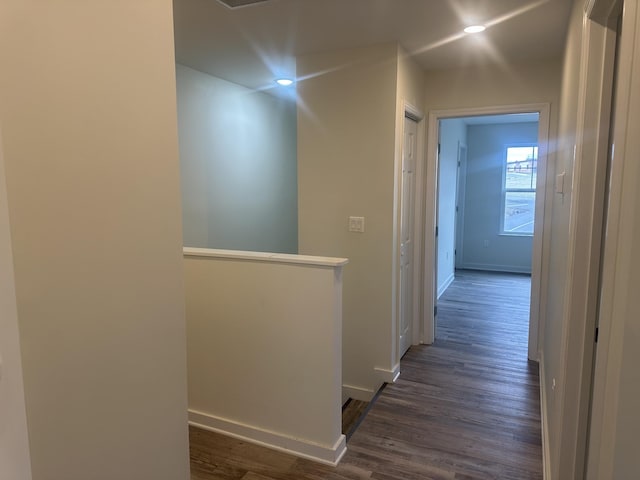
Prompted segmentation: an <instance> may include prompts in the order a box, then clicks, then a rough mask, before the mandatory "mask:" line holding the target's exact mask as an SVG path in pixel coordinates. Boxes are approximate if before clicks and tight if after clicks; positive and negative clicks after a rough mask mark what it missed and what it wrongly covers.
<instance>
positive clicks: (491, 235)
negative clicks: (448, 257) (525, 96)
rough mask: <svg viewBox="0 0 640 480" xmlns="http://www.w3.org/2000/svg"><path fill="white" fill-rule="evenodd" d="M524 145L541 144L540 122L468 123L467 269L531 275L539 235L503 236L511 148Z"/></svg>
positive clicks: (462, 261)
mask: <svg viewBox="0 0 640 480" xmlns="http://www.w3.org/2000/svg"><path fill="white" fill-rule="evenodd" d="M523 143H528V144H537V143H538V123H537V122H531V123H513V124H493V125H492V124H489V125H469V127H468V130H467V144H468V152H467V165H466V176H465V194H464V201H465V204H464V216H463V218H462V221H463V222H464V226H463V228H462V231H463V232H464V235H463V239H462V242H463V248H462V258H461V259H460V264H461V266H462V268H471V269H480V270H497V271H505V272H522V273H531V254H532V247H533V237H532V236H517V235H501V234H500V231H501V217H502V201H503V198H502V195H503V194H502V185H503V181H504V177H503V175H504V172H503V167H504V161H505V147H506V146H507V145H508V144H523ZM485 242H487V243H485ZM485 245H486V246H485Z"/></svg>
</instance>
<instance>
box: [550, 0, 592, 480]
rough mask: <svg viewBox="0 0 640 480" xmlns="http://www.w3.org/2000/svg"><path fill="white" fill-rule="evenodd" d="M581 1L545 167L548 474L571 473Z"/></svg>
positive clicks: (570, 36)
mask: <svg viewBox="0 0 640 480" xmlns="http://www.w3.org/2000/svg"><path fill="white" fill-rule="evenodd" d="M582 3H583V2H581V1H576V2H575V5H574V8H573V12H572V15H571V19H570V24H569V33H568V38H567V44H566V51H565V61H564V65H563V76H562V103H561V109H560V114H559V126H558V135H557V144H556V162H555V168H553V167H552V168H551V173H552V174H553V175H554V176H555V175H556V174H559V173H563V172H566V177H565V180H564V185H565V186H566V189H565V193H564V195H559V194H555V193H554V195H553V204H552V205H551V210H550V213H551V215H549V217H550V220H551V232H552V237H551V245H550V248H549V250H548V251H549V252H550V262H549V282H548V288H547V298H548V301H547V308H546V312H545V317H546V322H545V326H544V330H543V331H542V337H541V342H540V348H541V351H542V356H541V358H542V362H541V366H540V367H541V370H542V372H541V378H542V379H543V380H544V385H543V386H542V388H543V392H544V398H543V402H544V405H543V412H545V413H546V416H545V418H544V419H543V420H544V421H545V424H546V425H545V426H544V427H545V428H546V430H547V435H548V438H547V440H548V445H547V448H546V450H547V451H548V453H549V457H548V458H547V459H546V461H547V462H548V463H549V465H548V467H549V469H550V472H551V475H552V478H553V479H556V478H557V479H560V478H571V477H572V476H573V475H572V474H571V473H569V472H570V470H563V473H562V474H561V473H560V463H561V458H562V456H561V455H560V454H559V452H560V445H561V443H560V442H561V437H560V432H561V429H562V427H561V425H562V417H563V413H562V408H563V406H562V402H563V398H562V397H563V392H564V361H565V359H564V343H565V342H566V337H565V328H566V326H565V321H566V320H565V319H564V301H565V288H566V284H567V282H568V281H569V278H570V277H569V276H568V275H569V273H568V271H567V257H568V250H569V245H568V241H569V240H568V233H569V221H570V205H571V197H572V194H573V192H572V190H571V185H572V173H573V152H574V144H575V128H576V119H577V109H578V102H577V95H576V93H577V91H578V77H579V72H580V50H581V28H582V11H583V10H582V6H583V5H582ZM554 384H555V386H554ZM576 401H577V400H576ZM570 408H572V409H574V408H576V403H575V402H574V403H573V406H571V407H570ZM565 458H567V459H569V458H570V457H569V455H568V453H567V454H565ZM569 463H570V462H565V464H564V467H563V468H567V467H568V466H569Z"/></svg>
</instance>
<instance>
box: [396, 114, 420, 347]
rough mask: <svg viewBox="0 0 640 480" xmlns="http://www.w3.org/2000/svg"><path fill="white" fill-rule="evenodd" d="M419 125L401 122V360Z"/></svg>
mask: <svg viewBox="0 0 640 480" xmlns="http://www.w3.org/2000/svg"><path fill="white" fill-rule="evenodd" d="M417 137H418V124H417V123H416V122H415V121H414V120H412V119H410V118H408V117H405V119H404V144H403V149H402V199H401V205H400V211H401V217H400V288H399V290H400V356H402V355H404V353H405V352H406V351H407V350H408V349H409V347H410V346H411V342H412V337H413V335H412V333H413V332H412V326H413V216H414V203H415V198H414V197H415V193H414V192H415V171H416V152H417V147H418V141H417Z"/></svg>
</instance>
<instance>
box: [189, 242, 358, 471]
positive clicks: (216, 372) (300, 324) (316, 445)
mask: <svg viewBox="0 0 640 480" xmlns="http://www.w3.org/2000/svg"><path fill="white" fill-rule="evenodd" d="M345 263H346V260H344V259H326V258H316V257H314V258H305V257H301V256H298V255H272V256H268V255H260V254H255V253H249V252H247V253H244V252H235V251H231V252H230V251H225V250H223V251H220V250H206V249H189V248H187V249H185V275H186V277H185V278H186V298H187V301H186V304H187V341H188V348H187V352H188V372H189V419H190V420H191V421H192V422H193V423H195V424H198V425H200V426H204V427H208V428H212V429H215V430H218V431H222V432H224V433H227V434H231V435H237V436H240V437H242V438H246V439H248V440H250V441H253V442H262V443H263V444H265V445H267V446H270V447H273V448H279V449H284V450H288V451H291V452H293V453H295V454H297V455H302V456H309V457H311V458H315V459H316V460H320V461H324V462H327V463H335V462H336V461H337V460H338V459H339V458H340V456H341V455H342V454H343V453H344V449H345V444H344V436H343V435H342V433H341V390H342V359H341V348H342V342H341V337H342V265H344V264H345Z"/></svg>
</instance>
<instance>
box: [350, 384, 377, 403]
mask: <svg viewBox="0 0 640 480" xmlns="http://www.w3.org/2000/svg"><path fill="white" fill-rule="evenodd" d="M375 394H376V392H375V391H374V390H371V389H369V388H364V387H356V386H354V385H344V384H343V385H342V398H343V400H344V401H343V402H342V403H343V404H344V402H345V401H346V400H347V399H349V398H353V399H354V400H361V401H363V402H370V401H371V400H372V399H373V397H374V396H375Z"/></svg>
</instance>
